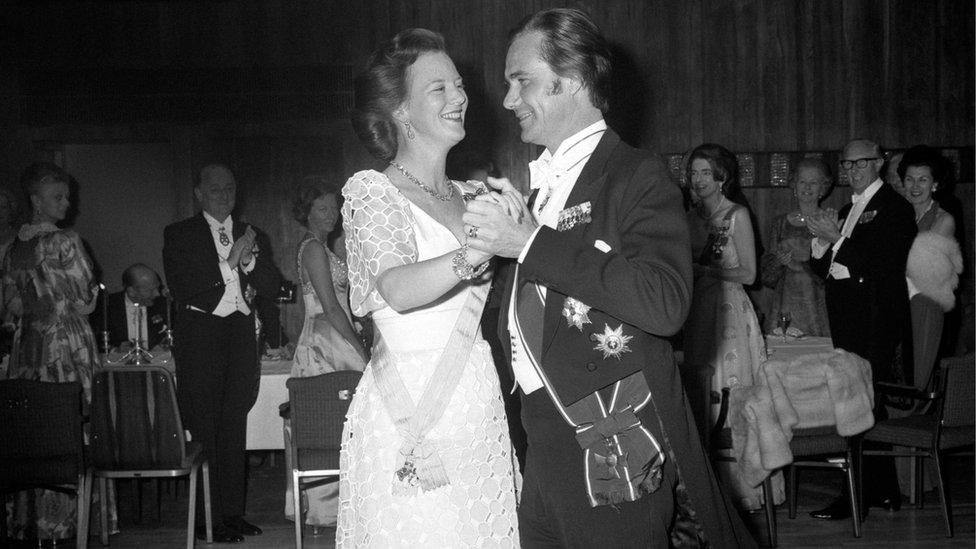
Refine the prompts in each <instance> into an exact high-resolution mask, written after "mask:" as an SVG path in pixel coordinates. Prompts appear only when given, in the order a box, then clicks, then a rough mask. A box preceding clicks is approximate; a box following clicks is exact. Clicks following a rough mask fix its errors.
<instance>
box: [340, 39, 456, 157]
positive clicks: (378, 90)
mask: <svg viewBox="0 0 976 549" xmlns="http://www.w3.org/2000/svg"><path fill="white" fill-rule="evenodd" d="M442 51H445V48H444V37H443V36H441V35H440V34H439V33H436V32H434V31H431V30H427V29H407V30H404V31H401V32H399V33H397V35H396V36H394V37H393V38H392V39H390V40H389V41H387V42H385V43H383V44H382V45H380V47H379V48H377V50H376V51H374V52H373V53H372V54H371V55H370V56H369V61H367V63H366V68H365V70H364V71H363V72H361V73H360V74H359V75H358V76H357V77H356V81H355V86H354V90H355V103H354V106H353V109H352V113H351V118H352V127H353V130H355V132H356V135H357V136H358V137H359V140H360V141H361V142H362V144H363V146H365V147H366V150H368V151H369V152H370V154H372V155H373V156H375V157H376V158H379V159H380V160H383V161H385V162H389V161H390V160H393V158H394V157H395V156H396V153H397V147H398V142H397V131H396V120H395V119H394V118H393V112H394V111H396V110H397V109H398V108H400V105H402V104H403V101H404V100H405V99H406V97H407V78H406V76H407V69H408V68H409V67H410V65H413V64H414V62H416V61H417V58H418V57H420V55H421V54H424V53H429V52H442Z"/></svg>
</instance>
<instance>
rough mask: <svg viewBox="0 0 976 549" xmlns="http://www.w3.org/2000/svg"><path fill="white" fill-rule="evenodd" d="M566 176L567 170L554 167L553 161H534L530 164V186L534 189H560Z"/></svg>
mask: <svg viewBox="0 0 976 549" xmlns="http://www.w3.org/2000/svg"><path fill="white" fill-rule="evenodd" d="M565 176H566V170H561V169H559V168H557V167H555V166H553V165H552V161H551V160H533V161H531V162H529V186H530V187H531V188H533V189H541V188H543V187H544V188H545V189H546V190H551V189H553V188H555V187H558V186H559V184H560V183H562V182H563V180H564V179H565Z"/></svg>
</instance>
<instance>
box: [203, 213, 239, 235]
mask: <svg viewBox="0 0 976 549" xmlns="http://www.w3.org/2000/svg"><path fill="white" fill-rule="evenodd" d="M203 218H204V219H206V220H207V225H210V229H211V230H214V231H217V230H219V229H220V228H221V227H223V228H224V230H226V231H227V232H228V233H231V232H233V231H234V217H233V216H230V215H228V216H227V219H225V220H224V222H223V223H221V222H220V221H217V220H216V219H214V217H213V216H212V215H210V214H208V213H207V212H206V211H204V212H203Z"/></svg>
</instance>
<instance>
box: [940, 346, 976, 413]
mask: <svg viewBox="0 0 976 549" xmlns="http://www.w3.org/2000/svg"><path fill="white" fill-rule="evenodd" d="M973 361H974V355H973V354H972V353H970V354H968V355H965V356H961V357H951V358H946V359H943V360H942V362H941V364H940V366H939V367H940V369H941V370H942V376H943V377H942V382H943V387H944V389H943V391H944V393H943V394H944V397H943V401H942V426H943V427H964V426H972V425H973V424H974V423H976V417H974V415H976V412H974V409H976V370H974V366H973Z"/></svg>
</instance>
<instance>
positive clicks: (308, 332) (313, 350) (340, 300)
mask: <svg viewBox="0 0 976 549" xmlns="http://www.w3.org/2000/svg"><path fill="white" fill-rule="evenodd" d="M336 194H337V191H336V190H335V189H333V188H330V186H329V183H328V181H327V180H326V179H325V178H324V177H320V176H309V177H306V178H305V179H304V180H302V183H301V185H300V186H299V189H298V192H297V193H296V196H295V200H294V202H293V211H292V213H293V215H294V217H295V220H296V221H298V222H299V223H301V224H302V225H304V226H305V227H306V229H307V232H306V233H305V236H304V237H303V238H302V241H301V243H299V245H298V253H297V263H298V265H297V271H298V280H299V283H300V286H301V290H302V301H303V303H304V305H305V322H304V324H303V326H302V333H301V335H300V336H299V338H298V343H297V344H296V345H295V357H294V360H293V362H292V368H291V375H292V377H310V376H316V375H319V374H324V373H327V372H335V371H338V370H358V371H362V370H363V369H364V368H365V367H366V352H365V351H364V350H363V347H362V344H361V343H360V341H359V337H358V334H356V332H355V329H354V328H353V322H352V317H351V315H350V314H349V275H348V271H347V269H346V262H345V261H343V260H342V259H340V258H339V257H338V256H337V255H336V254H334V253H333V252H332V250H330V249H329V247H328V245H327V244H326V243H327V241H328V236H329V234H331V233H332V232H333V230H334V229H335V226H336V222H337V221H338V219H339V204H338V201H337V197H336ZM290 435H291V432H290V425H289V423H288V422H287V421H286V422H285V440H286V441H288V440H289V438H290ZM285 449H286V453H287V454H289V455H287V459H286V461H287V462H288V464H289V466H288V467H287V468H286V469H287V470H289V471H290V470H291V466H290V463H291V455H290V453H291V452H290V447H289V444H287V443H286V444H285ZM303 498H304V499H305V504H303V506H302V507H303V508H304V509H305V523H306V524H308V525H309V526H311V527H312V532H313V534H318V533H319V532H320V530H321V529H322V528H323V527H334V526H335V525H336V512H337V509H338V505H339V482H338V481H335V482H329V483H326V484H322V485H318V486H313V487H311V488H306V489H305V490H303ZM285 516H286V517H288V518H291V519H294V516H295V511H294V499H293V497H292V484H291V479H290V477H289V479H288V482H287V488H286V492H285Z"/></svg>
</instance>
